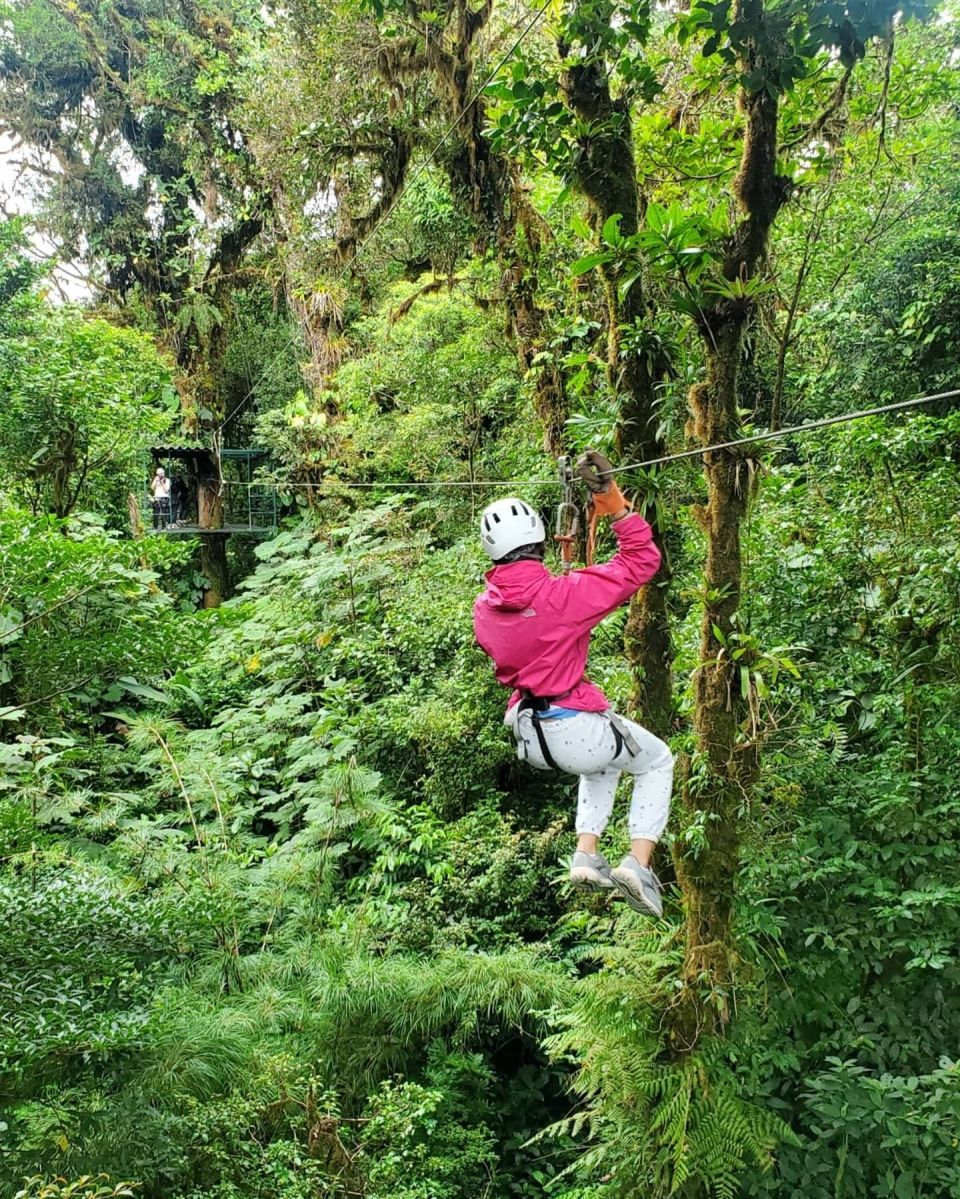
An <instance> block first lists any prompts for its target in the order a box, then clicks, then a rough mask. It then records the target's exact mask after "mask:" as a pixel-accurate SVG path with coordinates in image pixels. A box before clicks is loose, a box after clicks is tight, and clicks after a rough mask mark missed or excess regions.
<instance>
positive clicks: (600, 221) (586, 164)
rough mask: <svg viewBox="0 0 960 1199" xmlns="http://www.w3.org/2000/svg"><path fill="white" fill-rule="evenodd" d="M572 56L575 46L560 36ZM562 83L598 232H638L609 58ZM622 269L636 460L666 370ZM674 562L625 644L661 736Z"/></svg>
mask: <svg viewBox="0 0 960 1199" xmlns="http://www.w3.org/2000/svg"><path fill="white" fill-rule="evenodd" d="M559 49H560V55H561V57H562V58H564V59H566V58H567V57H568V55H569V47H567V46H565V45H564V44H563V42H561V43H560V47H559ZM562 83H563V89H564V94H565V96H566V99H567V103H568V104H569V106H570V108H571V109H572V110H573V111H574V112H575V113H576V115H577V116H578V117H579V118H580V120H581V121H582V122H583V123H584V124H585V125H586V126H587V127H588V128H589V129H590V130H591V133H590V136H589V138H588V139H586V140H585V142H584V144H583V146H582V148H581V156H580V158H579V160H578V169H577V174H576V184H577V186H578V188H579V190H580V191H581V192H582V193H583V195H585V196H586V197H587V199H588V200H589V203H590V209H591V214H592V222H593V225H594V228H595V229H596V230H597V231H598V232H599V230H600V229H602V228H603V225H604V223H605V222H606V221H607V220H608V219H609V218H610V217H612V216H615V215H619V216H620V232H621V234H623V236H625V237H630V236H632V235H633V234H634V233H636V232H637V229H638V227H639V222H640V220H641V217H642V213H643V207H644V200H643V196H642V193H641V191H640V188H639V186H638V181H637V167H636V161H635V158H634V153H633V130H632V123H631V119H630V109H629V106H628V105H627V104H625V103H621V102H620V101H618V100H616V99H614V98H613V96H612V95H611V93H610V85H609V80H608V72H607V70H606V69H605V68H604V64H602V63H598V62H589V63H586V64H578V63H575V64H573V65H570V66H569V68H568V69H567V70H566V71H564V74H563V78H562ZM622 282H623V281H622V279H621V277H620V272H619V271H618V270H617V269H616V268H614V267H613V266H611V265H608V266H606V267H605V268H604V292H605V296H606V309H607V311H606V323H607V377H608V381H609V385H610V388H611V391H612V392H613V394H614V395H615V396H616V397H617V400H618V407H619V421H618V428H617V449H618V452H619V454H620V457H621V459H622V460H625V461H631V460H632V461H637V460H643V459H646V458H655V457H659V456H660V455H662V454H663V453H664V452H665V451H664V446H663V443H662V441H661V440H660V439H659V437H658V436H657V432H656V429H657V425H656V419H655V410H654V400H655V390H654V388H655V384H656V382H657V378H658V376H659V375H661V374H662V371H661V370H660V369H659V366H658V364H657V363H651V362H650V361H649V360H648V359H647V358H646V357H644V356H643V355H641V354H639V353H635V352H625V351H624V347H623V337H622V330H623V329H624V328H630V327H633V326H637V325H640V324H646V323H649V321H650V319H651V316H652V311H651V305H650V303H649V300H648V298H647V296H646V293H645V290H644V286H643V281H642V279H639V278H638V279H637V280H636V281H635V282H634V283H633V285H632V286H631V287H630V288H629V289H628V290H627V291H626V293H625V294H621V285H622ZM647 518H648V519H649V520H650V523H651V525H652V526H653V530H654V534H655V536H656V538H657V541H658V542H659V543H660V545H661V546H662V544H663V533H664V529H662V528H661V527H660V524H659V521H658V517H657V512H656V509H655V508H651V509H650V510H649V511H648V513H647ZM668 583H669V563H668V562H667V560H666V558H664V565H663V566H662V567H661V570H660V574H659V575H658V577H657V579H656V580H655V581H654V582H652V583H650V584H648V585H647V586H646V587H644V588H642V589H641V590H640V591H639V592H638V593H637V595H636V596H634V598H633V601H632V602H631V605H630V616H629V619H628V621H627V627H626V631H625V633H624V649H625V652H626V656H627V660H628V661H629V663H630V667H631V672H632V675H633V682H634V693H633V699H632V706H633V708H634V709H635V710H636V711H637V712H638V714H639V716H640V718H641V720H642V721H643V722H644V724H646V726H647V727H648V728H649V729H651V730H652V731H653V732H655V733H657V734H658V735H659V736H661V737H665V736H667V735H668V734H669V733H670V731H671V728H672V724H673V682H672V671H671V666H672V658H673V654H672V649H671V640H670V626H669V617H668V612H667V603H666V599H667V586H668Z"/></svg>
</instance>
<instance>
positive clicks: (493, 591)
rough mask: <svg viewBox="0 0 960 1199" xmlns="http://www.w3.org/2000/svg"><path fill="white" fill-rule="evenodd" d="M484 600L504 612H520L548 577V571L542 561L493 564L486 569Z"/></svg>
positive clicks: (529, 602)
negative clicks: (490, 567)
mask: <svg viewBox="0 0 960 1199" xmlns="http://www.w3.org/2000/svg"><path fill="white" fill-rule="evenodd" d="M484 578H485V579H486V580H487V592H486V600H487V603H488V604H489V605H490V607H491V608H498V609H500V610H501V611H504V612H522V611H523V609H524V608H528V607H529V606H530V604H531V602H532V601H533V599H534V597H535V596H536V594H537V592H538V591H539V590H540V588H541V587H542V586H543V583H544V580H545V579H548V578H550V572H549V571H548V570H547V568H546V567H545V566H544V564H543V563H542V562H533V561H529V560H525V561H520V562H511V563H510V564H509V565H508V566H494V567H493V569H492V570H488V571H487V573H486V575H485V576H484Z"/></svg>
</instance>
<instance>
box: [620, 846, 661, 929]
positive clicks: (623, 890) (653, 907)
mask: <svg viewBox="0 0 960 1199" xmlns="http://www.w3.org/2000/svg"><path fill="white" fill-rule="evenodd" d="M610 881H611V882H612V883H613V885H614V886H615V887H616V888H617V890H618V891H619V892H620V894H621V895H622V896H623V898H624V899H625V900H626V901H627V903H628V904H629V905H630V907H632V908H633V910H634V911H635V912H643V913H645V914H646V915H647V916H662V915H663V900H662V899H661V898H660V880H659V879H658V878H657V876H656V875H655V874H654V873H653V871H652V870H651V869H650V867H649V866H641V865H640V863H639V862H638V861H637V859H636V858H635V857H633V856H632V855H631V854H627V856H626V857H625V858H624V859H623V861H622V862H621V863H620V865H619V866H617V868H616V869H615V870H611V871H610Z"/></svg>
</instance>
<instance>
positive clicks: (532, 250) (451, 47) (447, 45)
mask: <svg viewBox="0 0 960 1199" xmlns="http://www.w3.org/2000/svg"><path fill="white" fill-rule="evenodd" d="M416 8H417V16H418V17H420V18H421V20H420V24H421V25H422V37H420V38H416V39H410V40H402V41H400V42H398V43H395V44H393V45H391V46H386V47H384V48H383V50H382V53H381V71H382V72H383V73H384V75H385V77H386V79H387V81H388V82H393V81H394V80H395V79H397V78H400V77H415V76H416V75H418V74H421V73H422V72H424V71H429V72H431V73H432V74H433V75H434V77H435V78H436V80H437V82H438V84H439V91H440V95H441V97H442V99H443V100H444V101H445V105H444V108H445V111H444V117H445V119H447V120H448V121H450V122H451V123H452V122H456V127H455V129H454V131H453V135H452V138H451V147H450V150H449V152H448V153H446V154H445V156H444V157H443V158H442V159H441V165H442V166H443V167H444V168H445V170H446V172H447V175H448V177H449V179H450V183H451V188H452V191H453V193H454V195H455V196H456V197H457V198H458V199H460V200H461V201H462V202H463V203H464V204H465V205H466V207H467V210H468V211H469V213H470V215H471V216H472V218H473V220H474V222H475V223H476V226H477V230H478V232H479V235H480V239H481V241H483V242H484V243H485V244H486V245H487V246H489V247H491V248H492V249H493V251H494V252H495V253H496V256H497V261H498V263H499V266H500V289H501V292H502V296H503V302H504V306H505V308H506V313H507V328H508V332H509V335H510V338H511V340H512V342H513V345H514V347H515V349H516V353H517V361H518V363H519V366H520V371H521V375H522V376H523V378H524V380H526V381H527V382H528V383H529V384H530V386H531V388H532V395H533V402H534V407H535V409H536V412H537V416H538V417H539V419H540V422H541V424H542V426H543V432H544V448H545V450H546V452H547V453H549V454H551V455H557V454H560V453H562V452H563V448H564V438H563V430H564V424H565V422H566V418H567V403H566V393H565V388H564V383H563V376H562V373H561V371H560V369H559V367H558V366H557V364H556V362H555V361H553V359H552V357H551V355H550V354H549V351H548V342H549V329H548V322H547V316H546V313H545V312H544V311H543V309H542V308H541V307H540V305H539V303H538V302H537V295H536V291H537V282H536V268H537V263H538V260H539V257H540V254H541V250H542V246H543V243H544V242H545V240H546V239H547V238H548V237H549V235H550V234H549V229H548V227H547V226H546V224H545V223H544V221H543V220H542V218H541V217H540V216H539V214H538V213H537V212H536V211H535V210H534V208H533V206H532V205H531V204H530V201H529V199H528V198H527V193H526V189H525V187H524V185H523V183H522V181H521V179H520V175H519V172H518V170H517V167H516V165H515V164H514V163H513V161H512V160H511V159H510V158H509V156H508V155H506V154H504V153H500V152H498V151H495V150H494V149H493V147H492V146H491V144H490V141H489V139H488V138H487V137H486V135H485V133H484V129H485V126H486V121H487V118H486V105H485V104H484V102H483V98H482V96H476V97H475V93H476V91H477V88H478V85H479V81H478V79H477V75H476V69H475V67H476V62H475V54H476V42H477V38H478V35H479V34H480V32H481V31H482V30H483V29H484V27H485V26H486V24H487V22H488V21H489V19H490V16H491V14H492V12H493V0H485V2H484V3H483V4H481V5H480V6H479V7H476V8H472V7H471V6H470V5H469V3H467V0H451V3H450V5H449V7H448V8H447V19H446V21H445V22H442V23H440V22H436V21H435V20H434V17H435V11H436V10H435V6H434V5H433V4H432V3H429V2H426V0H425V2H424V3H423V4H422V5H417V6H416ZM428 13H429V14H430V15H429V17H427V18H426V19H424V18H423V14H428Z"/></svg>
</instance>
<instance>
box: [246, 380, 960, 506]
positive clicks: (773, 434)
mask: <svg viewBox="0 0 960 1199" xmlns="http://www.w3.org/2000/svg"><path fill="white" fill-rule="evenodd" d="M958 397H960V388H958V389H957V390H955V391H938V392H936V393H934V394H933V395H926V396H920V397H918V398H917V399H913V400H900V401H899V402H898V403H895V404H883V405H882V406H880V407H878V408H860V409H858V410H857V411H856V412H846V413H844V414H843V415H841V416H825V417H823V418H822V419H820V420H814V421H809V422H808V423H807V424H805V425H788V426H787V428H785V429H776V430H773V431H768V432H766V433H754V434H751V435H750V436H748V437H741V438H739V439H738V440H737V441H721V442H717V443H716V444H715V445H704V446H697V447H696V449H692V450H680V451H678V452H677V453H676V454H665V455H664V456H663V457H662V458H647V459H645V460H644V461H643V462H628V463H626V464H625V465H624V466H616V467H614V469H613V473H614V474H615V475H619V474H623V472H624V471H628V470H643V469H645V468H647V467H650V466H665V465H666V464H667V463H669V462H680V461H682V460H683V459H685V458H696V457H697V456H698V455H699V454H710V453H714V452H716V451H718V450H732V449H736V448H737V447H738V446H742V445H754V444H756V443H757V442H759V441H773V440H775V439H776V438H779V437H791V436H793V434H795V433H810V432H813V431H814V430H816V429H826V428H827V427H828V426H830V425H842V424H846V423H848V422H849V421H854V420H862V419H863V417H865V416H883V415H884V414H885V413H888V412H902V411H903V410H904V409H907V408H918V407H920V405H921V404H932V403H934V402H935V401H936V400H953V399H957V398H958ZM224 483H225V485H226V486H227V487H247V488H250V487H264V488H272V489H273V490H275V491H292V490H295V489H297V488H308V489H309V488H312V489H313V490H314V491H323V490H325V489H326V490H337V491H338V490H353V489H363V490H366V489H370V490H377V489H380V488H387V487H399V488H401V489H404V490H405V489H409V488H411V487H542V486H544V485H548V486H549V485H554V486H559V480H558V478H557V477H556V476H554V477H553V478H548V479H547V478H545V479H482V480H472V479H427V480H423V479H419V480H418V479H408V480H407V481H406V482H402V483H396V482H390V481H384V482H382V483H352V482H351V483H348V482H343V483H341V482H338V481H336V480H331V481H328V482H320V483H269V482H265V483H256V482H254V483H246V482H241V481H236V482H234V481H231V480H229V479H225V480H224Z"/></svg>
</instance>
